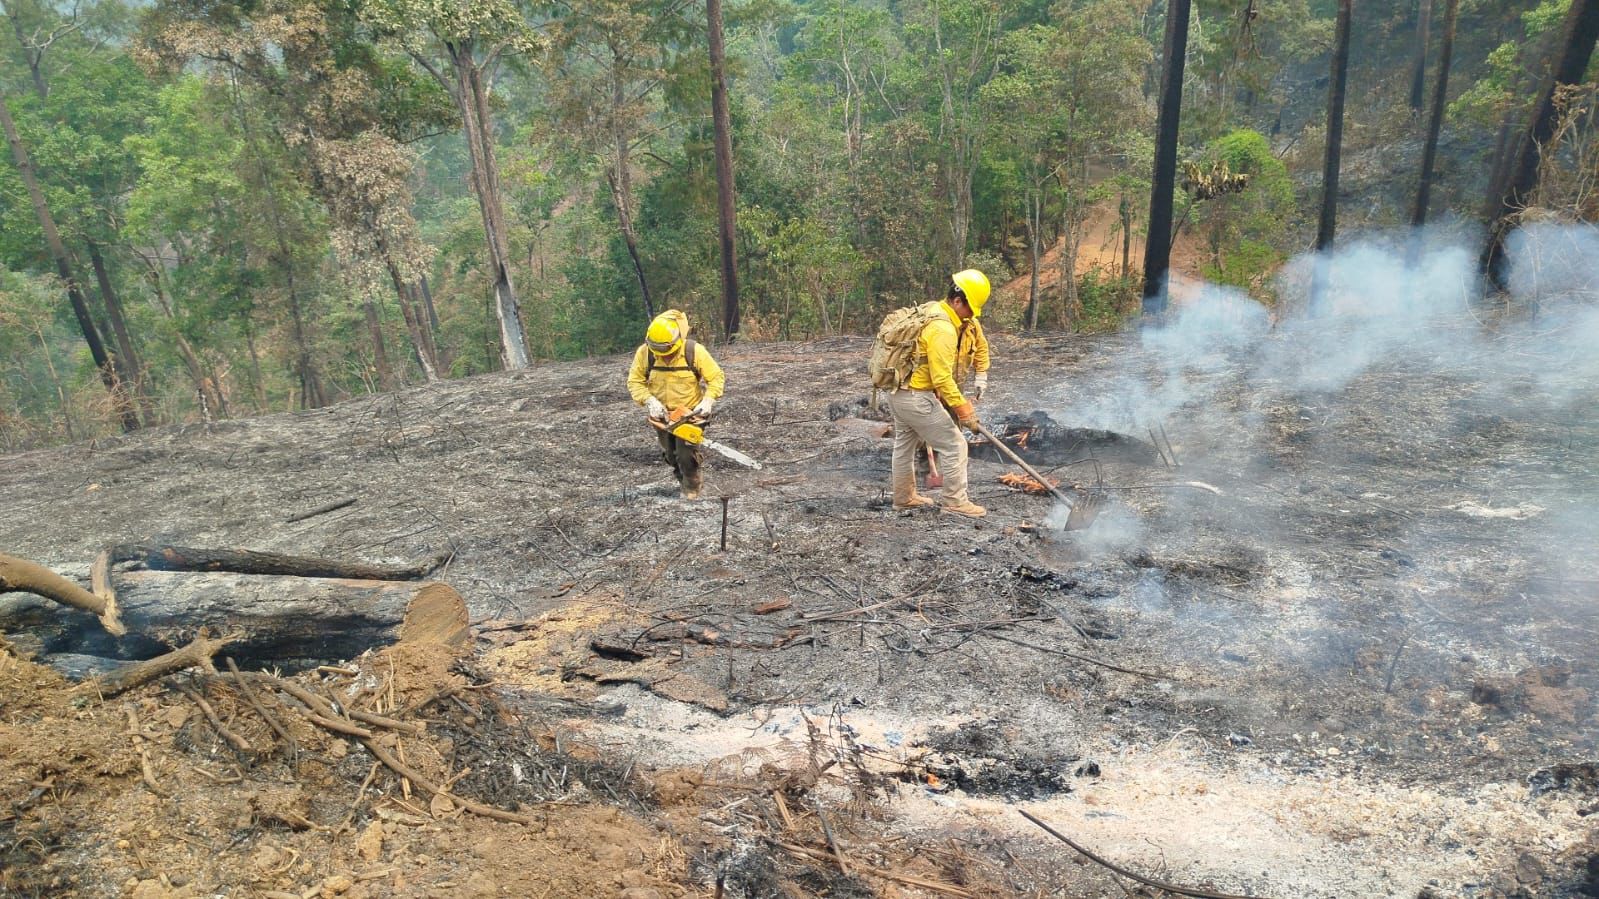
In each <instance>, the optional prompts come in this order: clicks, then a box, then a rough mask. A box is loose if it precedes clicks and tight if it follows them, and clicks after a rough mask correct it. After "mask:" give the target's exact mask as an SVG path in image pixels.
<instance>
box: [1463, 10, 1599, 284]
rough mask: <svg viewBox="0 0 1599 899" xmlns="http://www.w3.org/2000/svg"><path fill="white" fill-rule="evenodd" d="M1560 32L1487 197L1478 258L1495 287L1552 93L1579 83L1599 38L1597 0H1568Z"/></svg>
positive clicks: (1539, 158) (1530, 181) (1535, 165)
mask: <svg viewBox="0 0 1599 899" xmlns="http://www.w3.org/2000/svg"><path fill="white" fill-rule="evenodd" d="M1561 35H1562V39H1561V43H1560V49H1559V51H1558V53H1559V55H1558V56H1557V57H1556V58H1555V64H1554V67H1553V70H1552V71H1551V73H1550V76H1549V78H1548V79H1546V80H1545V82H1544V86H1543V90H1541V91H1539V93H1538V103H1537V105H1536V106H1534V107H1533V112H1532V118H1531V119H1530V120H1529V121H1528V122H1527V127H1526V130H1525V131H1524V132H1523V133H1522V137H1521V140H1520V142H1519V144H1518V145H1517V146H1516V150H1515V153H1514V155H1512V156H1510V157H1509V158H1508V164H1507V165H1506V167H1505V182H1504V186H1503V189H1501V190H1498V191H1496V195H1495V196H1494V197H1492V198H1490V200H1489V214H1488V243H1487V245H1486V246H1484V247H1483V251H1482V256H1481V258H1480V260H1479V262H1480V265H1481V268H1482V271H1483V273H1484V274H1486V275H1487V276H1488V278H1489V280H1490V281H1491V282H1492V283H1493V285H1494V286H1495V287H1499V288H1503V287H1504V286H1505V271H1504V261H1505V259H1504V254H1505V246H1504V242H1505V238H1506V237H1507V236H1508V235H1509V233H1510V232H1511V231H1512V230H1513V229H1514V228H1515V224H1516V220H1517V216H1518V215H1519V213H1520V212H1521V210H1522V209H1524V208H1526V206H1527V204H1528V203H1529V202H1530V201H1531V199H1532V196H1533V193H1534V191H1535V190H1536V189H1537V187H1538V175H1539V170H1540V169H1541V168H1542V165H1543V149H1544V145H1545V144H1546V143H1547V142H1548V141H1549V138H1550V137H1551V136H1553V134H1554V132H1555V126H1556V124H1558V122H1557V110H1556V108H1555V94H1556V92H1557V91H1558V90H1559V89H1560V88H1561V87H1562V86H1564V85H1569V84H1580V83H1581V82H1582V78H1583V74H1584V73H1585V72H1587V70H1588V61H1589V59H1591V58H1592V57H1593V47H1594V40H1595V38H1599V0H1571V10H1570V12H1568V13H1567V14H1566V23H1565V27H1564V29H1563V30H1562V31H1561Z"/></svg>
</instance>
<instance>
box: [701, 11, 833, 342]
mask: <svg viewBox="0 0 1599 899" xmlns="http://www.w3.org/2000/svg"><path fill="white" fill-rule="evenodd" d="M705 18H706V23H707V25H708V29H709V33H710V53H711V119H712V122H713V124H714V126H715V140H716V219H717V228H718V236H719V238H720V240H721V244H722V331H723V333H724V334H725V335H726V337H727V339H728V340H732V339H733V336H734V335H735V334H737V333H738V267H737V264H736V258H735V256H734V246H733V234H734V228H735V225H736V221H735V216H736V215H737V210H736V207H735V206H734V204H733V195H734V186H733V124H732V119H731V115H730V113H729V112H728V108H727V64H726V60H725V59H724V50H723V48H722V0H705ZM826 302H827V300H826V299H825V298H822V303H823V305H824V307H825V305H826Z"/></svg>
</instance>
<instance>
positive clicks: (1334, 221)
mask: <svg viewBox="0 0 1599 899" xmlns="http://www.w3.org/2000/svg"><path fill="white" fill-rule="evenodd" d="M1352 18H1354V0H1338V24H1337V28H1336V30H1335V32H1334V34H1333V52H1332V81H1331V83H1330V84H1329V85H1328V87H1327V147H1326V152H1325V153H1324V154H1323V156H1322V166H1321V221H1320V222H1319V223H1318V225H1317V227H1316V263H1315V265H1314V266H1312V272H1311V279H1310V309H1311V312H1312V313H1313V314H1314V313H1319V312H1321V311H1323V309H1324V308H1325V306H1326V300H1327V286H1328V280H1329V272H1328V260H1327V253H1328V251H1330V250H1331V249H1332V245H1333V238H1334V237H1335V236H1336V234H1337V231H1338V170H1339V167H1340V162H1341V161H1342V156H1343V144H1344V93H1345V88H1346V87H1347V86H1348V83H1349V27H1350V20H1351V19H1352Z"/></svg>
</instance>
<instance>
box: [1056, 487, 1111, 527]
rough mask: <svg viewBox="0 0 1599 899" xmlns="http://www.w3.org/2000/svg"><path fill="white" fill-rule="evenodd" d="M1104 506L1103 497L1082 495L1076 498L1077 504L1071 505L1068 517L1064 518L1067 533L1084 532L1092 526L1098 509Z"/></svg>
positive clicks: (1095, 494)
mask: <svg viewBox="0 0 1599 899" xmlns="http://www.w3.org/2000/svg"><path fill="white" fill-rule="evenodd" d="M1103 504H1104V497H1103V496H1101V495H1100V494H1097V493H1083V494H1079V495H1078V497H1077V502H1075V503H1073V504H1072V511H1071V514H1070V515H1067V516H1066V527H1065V528H1064V530H1068V531H1086V530H1088V529H1089V528H1090V527H1092V526H1093V524H1094V520H1095V519H1097V518H1098V517H1099V510H1100V507H1101V506H1102V505H1103Z"/></svg>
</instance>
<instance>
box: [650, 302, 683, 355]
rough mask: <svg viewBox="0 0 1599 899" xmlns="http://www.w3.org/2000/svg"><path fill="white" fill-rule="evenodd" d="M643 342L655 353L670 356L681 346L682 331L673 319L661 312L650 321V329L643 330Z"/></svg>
mask: <svg viewBox="0 0 1599 899" xmlns="http://www.w3.org/2000/svg"><path fill="white" fill-rule="evenodd" d="M644 342H645V343H647V344H649V347H650V352H652V353H654V354H655V355H657V356H670V355H672V354H673V353H675V352H677V350H678V349H679V348H680V347H682V346H683V332H682V331H680V330H678V327H677V321H676V320H675V319H673V318H672V317H671V316H669V315H666V314H664V313H663V314H661V315H657V316H655V320H654V321H652V322H650V329H649V330H648V331H645V332H644Z"/></svg>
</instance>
